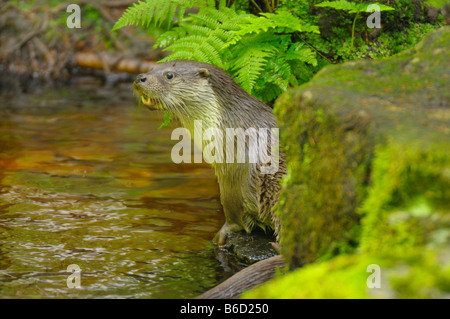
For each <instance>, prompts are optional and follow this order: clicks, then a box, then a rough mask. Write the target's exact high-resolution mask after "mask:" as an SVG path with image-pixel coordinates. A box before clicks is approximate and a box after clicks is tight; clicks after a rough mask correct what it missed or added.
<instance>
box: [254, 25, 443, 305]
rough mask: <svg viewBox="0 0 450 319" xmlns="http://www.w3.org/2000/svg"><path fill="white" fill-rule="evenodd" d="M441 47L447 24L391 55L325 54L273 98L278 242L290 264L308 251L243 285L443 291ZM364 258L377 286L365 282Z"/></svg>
mask: <svg viewBox="0 0 450 319" xmlns="http://www.w3.org/2000/svg"><path fill="white" fill-rule="evenodd" d="M449 48H450V27H443V28H440V29H439V30H437V31H435V32H433V33H431V34H429V35H428V36H427V37H426V38H425V39H424V40H423V41H422V42H420V43H419V44H418V45H417V46H416V47H415V48H414V49H413V50H410V51H406V52H403V53H401V54H398V55H396V56H394V57H392V58H390V59H387V60H377V61H367V60H365V61H358V62H352V63H345V64H342V65H333V66H328V67H326V68H324V69H323V70H322V71H321V72H319V73H318V74H317V75H316V76H315V78H314V79H313V80H312V81H311V82H309V83H308V84H307V85H304V86H302V87H299V88H295V89H292V90H290V91H288V92H287V93H285V94H284V95H282V96H281V97H280V98H279V99H278V100H277V102H276V105H275V112H276V114H277V116H278V119H279V122H280V124H281V127H280V135H281V145H284V146H285V149H284V151H285V153H286V159H287V163H288V172H289V173H288V176H287V177H286V178H285V179H284V181H283V191H282V194H281V199H280V203H279V205H278V207H277V209H278V214H279V216H280V219H281V222H282V225H283V230H282V234H281V249H282V253H283V255H284V257H285V260H286V261H288V263H289V264H290V265H291V268H295V267H299V266H302V265H305V264H307V263H313V262H314V263H313V264H311V265H308V266H306V267H303V268H300V269H298V270H296V271H294V272H293V273H291V274H290V275H287V276H285V277H283V278H279V279H275V281H273V282H271V283H268V284H267V285H266V286H263V287H261V288H259V289H257V290H255V291H253V292H251V293H250V294H249V295H248V296H250V297H253V298H259V297H269V298H276V297H291V298H292V297H294V298H295V297H337V298H339V297H371V296H383V297H442V296H445V294H447V296H448V293H449V292H450V267H449V260H450V245H449V244H450V214H449V212H450V111H449V105H450V103H449V102H450V90H449V88H450V85H449V84H450V81H449V75H450V65H449V63H448V57H449V56H450V55H449ZM335 255H341V256H338V257H335V258H331V257H333V256H335ZM330 258H331V259H330ZM370 264H376V265H377V266H379V267H380V269H381V273H382V282H383V283H384V284H383V285H384V288H385V289H384V290H383V289H381V290H371V289H369V288H368V286H367V285H366V279H367V278H368V276H369V275H370V273H368V272H367V267H368V266H369V265H370ZM288 287H290V288H288Z"/></svg>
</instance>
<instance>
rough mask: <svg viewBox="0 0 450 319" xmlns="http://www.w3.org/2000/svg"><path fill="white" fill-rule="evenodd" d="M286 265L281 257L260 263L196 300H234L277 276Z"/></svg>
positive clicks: (242, 271)
mask: <svg viewBox="0 0 450 319" xmlns="http://www.w3.org/2000/svg"><path fill="white" fill-rule="evenodd" d="M285 266H286V263H285V262H284V260H283V257H282V256H281V255H278V256H274V257H271V258H268V259H265V260H262V261H259V262H257V263H255V264H253V265H251V266H249V267H247V268H245V269H243V270H241V271H240V272H238V273H237V274H235V275H233V276H232V277H230V278H228V279H227V280H225V281H224V282H223V283H221V284H219V285H217V286H216V287H214V288H212V289H210V290H208V291H207V292H205V293H203V294H201V295H200V296H197V297H196V299H233V298H237V297H239V295H240V294H241V293H243V292H244V291H246V290H249V289H252V288H254V287H256V286H258V285H260V284H262V283H265V282H266V281H268V280H270V279H272V278H273V277H274V276H275V273H276V269H277V268H284V267H285Z"/></svg>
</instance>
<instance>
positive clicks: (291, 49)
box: [113, 0, 447, 102]
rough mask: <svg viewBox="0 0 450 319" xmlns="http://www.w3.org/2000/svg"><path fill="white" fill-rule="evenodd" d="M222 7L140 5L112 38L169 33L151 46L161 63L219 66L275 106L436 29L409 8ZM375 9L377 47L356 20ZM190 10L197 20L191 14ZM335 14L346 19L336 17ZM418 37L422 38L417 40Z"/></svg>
mask: <svg viewBox="0 0 450 319" xmlns="http://www.w3.org/2000/svg"><path fill="white" fill-rule="evenodd" d="M429 1H431V0H429ZM433 1H434V0H433ZM436 1H441V0H436ZM443 1H447V0H443ZM217 2H218V3H216V1H215V0H144V1H140V2H138V3H136V4H134V5H132V6H131V7H130V8H128V9H127V10H126V12H125V13H124V14H123V15H122V17H121V18H120V19H119V20H118V21H117V23H116V24H115V26H114V27H113V30H117V29H119V28H121V27H123V26H126V25H135V26H143V27H149V26H150V25H152V26H153V27H158V26H160V27H164V28H165V30H166V31H165V32H163V33H162V34H159V35H158V37H157V41H156V44H155V45H154V48H163V50H164V51H169V52H170V55H168V56H167V57H165V58H164V59H162V60H161V62H164V61H171V60H175V59H190V60H196V61H200V62H206V63H211V64H214V65H217V66H219V67H221V68H223V69H225V70H226V71H227V72H228V73H230V74H231V75H232V76H233V77H234V78H235V80H236V81H237V82H238V83H239V84H240V85H241V86H242V87H243V88H244V89H245V90H246V91H247V92H249V93H251V94H252V95H254V96H256V97H258V98H260V99H262V100H263V101H265V102H271V101H273V100H274V99H276V98H277V97H278V96H279V95H280V94H281V93H282V92H284V91H285V90H286V89H287V88H288V87H290V86H294V85H301V84H303V83H305V82H307V81H309V80H310V79H311V78H312V76H313V74H314V73H316V72H317V71H318V70H319V69H320V68H322V67H323V66H324V65H326V64H328V63H339V62H343V61H347V60H354V59H360V58H380V57H386V56H389V55H392V54H394V53H396V52H398V51H400V50H403V49H405V48H408V47H411V46H412V45H414V44H415V43H416V42H417V41H418V40H419V39H420V37H421V36H423V35H424V34H425V33H427V32H429V31H431V30H432V29H433V28H434V26H432V25H430V24H423V22H422V23H419V21H418V20H417V19H418V18H417V17H416V15H417V13H413V8H414V7H415V6H414V5H413V1H412V0H399V1H398V2H391V1H387V0H379V2H377V3H365V2H358V1H355V2H350V1H346V0H337V1H323V2H321V3H319V4H316V3H315V1H312V0H291V1H276V2H270V1H269V2H267V3H266V4H265V5H263V6H259V5H258V3H260V2H259V1H257V2H249V1H243V0H220V1H217ZM261 3H262V2H261ZM385 3H387V4H389V6H388V5H387V4H385ZM372 4H376V5H378V7H379V9H380V11H386V13H384V15H383V23H385V24H386V25H388V27H387V28H386V30H391V31H386V32H385V31H384V30H383V32H382V33H381V34H380V35H376V36H374V39H370V37H369V34H368V33H369V32H372V31H371V30H370V29H369V28H368V27H367V25H366V23H365V19H359V21H358V19H357V18H358V15H363V14H364V13H365V12H366V11H367V9H368V7H369V6H370V5H372ZM193 7H195V8H198V12H196V13H189V14H186V12H187V11H186V10H187V9H188V8H193ZM394 9H395V11H394ZM255 10H256V11H255ZM334 10H339V11H342V14H340V15H336V14H335V11H334ZM414 10H416V9H414ZM265 11H266V12H265ZM250 12H252V13H250ZM255 12H258V15H256V14H255ZM333 12H334V13H333ZM370 13H371V12H369V13H367V15H368V14H370ZM423 19H425V18H423ZM405 22H406V23H405ZM412 28H414V30H413V29H412ZM319 29H320V31H319ZM349 29H351V30H352V31H351V34H350V33H349V32H348V30H349ZM417 29H418V30H420V33H419V34H415V32H416V33H417ZM388 32H389V33H388ZM395 32H397V33H395ZM392 33H395V34H394V35H393V34H392ZM395 39H402V40H401V41H400V40H399V41H397V40H395Z"/></svg>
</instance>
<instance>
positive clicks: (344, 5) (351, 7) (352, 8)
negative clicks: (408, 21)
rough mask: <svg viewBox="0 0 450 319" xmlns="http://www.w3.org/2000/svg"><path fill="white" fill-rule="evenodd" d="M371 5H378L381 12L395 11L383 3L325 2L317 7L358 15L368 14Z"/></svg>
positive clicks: (343, 0) (339, 0)
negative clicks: (359, 13) (360, 13)
mask: <svg viewBox="0 0 450 319" xmlns="http://www.w3.org/2000/svg"><path fill="white" fill-rule="evenodd" d="M371 5H377V6H378V8H379V9H380V11H390V10H394V8H392V7H390V6H387V5H384V4H381V3H358V2H349V1H346V0H338V1H324V2H321V3H319V4H316V7H323V8H333V9H336V10H344V11H348V12H350V13H358V12H367V8H368V7H369V6H371Z"/></svg>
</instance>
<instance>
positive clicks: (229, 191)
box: [213, 178, 245, 246]
mask: <svg viewBox="0 0 450 319" xmlns="http://www.w3.org/2000/svg"><path fill="white" fill-rule="evenodd" d="M218 180H219V188H220V202H221V204H222V208H223V212H224V215H225V224H224V225H223V226H222V228H221V229H220V230H219V232H218V233H217V234H216V235H215V236H214V239H213V241H214V242H215V243H217V244H218V245H219V246H223V245H224V244H225V241H226V238H227V234H228V233H233V232H238V231H241V230H243V229H245V226H244V222H243V215H244V208H243V199H242V192H241V190H240V189H239V187H236V185H233V184H232V183H231V182H230V181H229V180H228V179H226V178H218ZM236 184H237V185H239V183H236Z"/></svg>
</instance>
